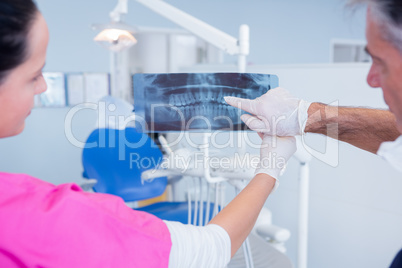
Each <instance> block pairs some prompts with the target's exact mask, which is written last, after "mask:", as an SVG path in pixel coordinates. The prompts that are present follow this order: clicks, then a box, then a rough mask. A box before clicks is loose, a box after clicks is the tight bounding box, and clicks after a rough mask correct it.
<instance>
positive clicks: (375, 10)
mask: <svg viewBox="0 0 402 268" xmlns="http://www.w3.org/2000/svg"><path fill="white" fill-rule="evenodd" d="M357 4H367V5H369V6H370V8H371V10H370V11H371V14H372V15H373V17H374V19H375V20H376V21H377V22H378V23H379V24H380V27H382V28H383V30H384V32H383V38H384V39H385V40H386V41H388V42H390V43H391V44H393V45H394V46H395V47H396V48H397V49H398V50H399V51H400V53H401V54H402V1H400V0H349V3H348V5H349V6H354V5H357Z"/></svg>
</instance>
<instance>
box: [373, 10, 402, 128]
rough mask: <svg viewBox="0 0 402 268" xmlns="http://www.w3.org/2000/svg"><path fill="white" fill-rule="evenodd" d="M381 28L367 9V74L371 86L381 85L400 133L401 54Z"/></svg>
mask: <svg viewBox="0 0 402 268" xmlns="http://www.w3.org/2000/svg"><path fill="white" fill-rule="evenodd" d="M383 31H384V30H383V28H382V27H381V25H380V24H379V23H378V22H377V21H376V19H375V18H374V17H373V14H372V13H371V11H370V8H369V9H368V11H367V28H366V38H367V52H368V53H369V54H370V55H371V57H372V59H373V63H372V66H371V68H370V71H369V73H368V75H367V82H368V84H369V85H370V86H371V87H381V88H382V92H383V95H384V100H385V102H386V103H387V105H388V107H389V109H390V111H391V112H392V113H393V114H394V115H395V117H396V121H397V127H398V130H399V132H401V133H402V54H401V53H400V52H399V50H398V49H397V48H396V47H395V46H394V45H393V44H391V43H390V42H388V41H386V40H384V38H383V37H382V32H383Z"/></svg>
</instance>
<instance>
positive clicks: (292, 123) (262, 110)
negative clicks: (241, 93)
mask: <svg viewBox="0 0 402 268" xmlns="http://www.w3.org/2000/svg"><path fill="white" fill-rule="evenodd" d="M225 101H226V102H227V103H228V104H229V105H231V106H234V107H236V108H239V109H242V110H244V111H246V112H248V113H250V114H251V115H249V114H244V115H242V116H241V120H242V121H243V122H244V123H245V124H246V125H247V126H248V127H249V128H250V129H252V130H255V131H257V132H260V133H265V134H269V135H272V136H276V135H277V136H296V135H302V134H304V128H305V125H306V122H307V118H308V114H307V111H308V108H309V107H310V105H311V103H310V102H306V101H304V100H301V99H298V98H296V97H294V96H292V95H291V94H290V93H289V92H288V91H287V90H286V89H283V88H280V87H277V88H274V89H271V90H269V91H268V92H267V93H265V94H264V95H262V96H260V97H258V98H256V99H254V100H249V99H242V98H236V97H231V96H228V97H225Z"/></svg>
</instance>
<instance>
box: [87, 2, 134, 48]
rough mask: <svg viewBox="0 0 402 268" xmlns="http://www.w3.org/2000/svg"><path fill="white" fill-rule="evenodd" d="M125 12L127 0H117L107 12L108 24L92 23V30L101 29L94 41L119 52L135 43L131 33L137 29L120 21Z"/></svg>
mask: <svg viewBox="0 0 402 268" xmlns="http://www.w3.org/2000/svg"><path fill="white" fill-rule="evenodd" d="M125 14H127V0H119V1H118V4H117V6H116V7H115V8H114V9H113V11H112V12H110V14H109V17H110V20H111V22H110V23H109V24H94V25H92V29H93V30H96V31H101V32H100V33H99V34H98V35H97V36H96V37H95V38H94V41H95V42H97V43H99V44H100V45H101V46H102V47H104V48H106V49H108V50H110V51H113V52H119V51H122V50H124V49H127V48H129V47H131V46H133V45H135V44H136V43H137V40H136V39H135V38H134V35H133V34H134V33H136V32H137V30H136V29H135V28H134V27H131V26H129V25H127V24H125V23H123V22H122V17H123V16H124V15H125Z"/></svg>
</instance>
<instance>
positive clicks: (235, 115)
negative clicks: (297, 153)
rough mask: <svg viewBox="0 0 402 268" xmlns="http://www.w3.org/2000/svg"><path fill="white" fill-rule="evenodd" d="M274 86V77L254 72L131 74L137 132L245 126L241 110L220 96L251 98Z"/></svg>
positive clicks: (203, 130)
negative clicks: (241, 118)
mask: <svg viewBox="0 0 402 268" xmlns="http://www.w3.org/2000/svg"><path fill="white" fill-rule="evenodd" d="M277 86H278V77H277V76H276V75H270V74H255V73H173V74H172V73H170V74H168V73H161V74H135V75H134V76H133V87H134V111H135V121H136V128H137V131H140V132H146V133H150V132H170V131H174V132H178V131H193V132H212V131H215V130H221V131H238V130H247V126H246V125H245V124H244V123H243V122H242V121H241V120H240V116H241V115H242V114H244V113H245V112H244V111H242V110H240V109H237V108H234V107H232V106H230V105H228V104H227V103H226V102H225V100H224V99H223V97H225V96H234V97H240V98H247V99H255V98H257V97H259V96H261V95H263V94H265V93H266V92H267V91H268V90H270V89H271V88H275V87H277Z"/></svg>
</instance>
